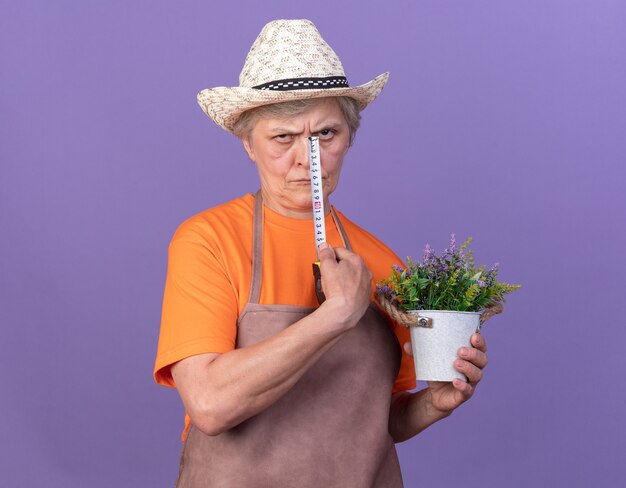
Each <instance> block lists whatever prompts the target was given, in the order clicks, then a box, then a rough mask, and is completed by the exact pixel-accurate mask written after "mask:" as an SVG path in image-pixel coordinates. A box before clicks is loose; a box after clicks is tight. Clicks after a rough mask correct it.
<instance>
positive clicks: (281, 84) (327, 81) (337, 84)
mask: <svg viewBox="0 0 626 488" xmlns="http://www.w3.org/2000/svg"><path fill="white" fill-rule="evenodd" d="M349 86H350V85H348V80H347V79H346V77H345V76H327V77H325V78H288V79H286V80H277V81H269V82H267V83H263V84H262V85H257V86H253V87H252V88H256V89H257V90H273V91H290V90H307V89H311V88H317V89H320V88H322V89H325V88H344V87H349Z"/></svg>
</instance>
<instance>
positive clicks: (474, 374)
mask: <svg viewBox="0 0 626 488" xmlns="http://www.w3.org/2000/svg"><path fill="white" fill-rule="evenodd" d="M470 344H471V345H472V347H461V348H460V349H459V351H458V356H459V357H458V358H457V359H456V361H455V362H454V369H456V370H457V371H458V372H460V373H463V374H464V375H465V376H466V377H467V378H468V380H469V381H468V382H465V381H463V380H460V379H455V380H454V381H452V382H442V381H429V382H428V388H425V389H423V390H420V391H418V392H416V393H410V392H406V391H403V392H399V393H395V394H394V395H393V398H392V402H391V408H390V411H389V433H390V434H391V436H392V437H393V439H394V440H395V441H396V442H402V441H404V440H407V439H410V438H411V437H413V436H415V435H417V434H419V433H420V432H421V431H423V430H424V429H426V428H427V427H428V426H430V425H432V424H434V423H435V422H437V421H438V420H441V419H443V418H446V417H448V416H449V415H450V414H451V413H452V412H453V411H454V410H455V409H456V408H457V407H458V406H459V405H461V404H462V403H464V402H466V401H467V400H469V399H470V398H471V397H472V395H473V394H474V390H475V389H476V385H478V383H479V382H480V380H481V379H482V377H483V369H484V368H485V366H487V354H486V352H487V344H486V342H485V338H484V337H483V336H482V335H480V334H474V335H472V337H471V338H470ZM404 350H405V351H406V352H407V353H408V354H411V355H412V350H411V344H410V343H408V342H407V343H406V344H404Z"/></svg>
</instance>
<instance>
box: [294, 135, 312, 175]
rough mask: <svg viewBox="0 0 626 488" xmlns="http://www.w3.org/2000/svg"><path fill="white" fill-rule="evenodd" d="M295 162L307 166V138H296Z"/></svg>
mask: <svg viewBox="0 0 626 488" xmlns="http://www.w3.org/2000/svg"><path fill="white" fill-rule="evenodd" d="M296 164H297V165H298V166H304V167H305V168H308V167H309V138H308V137H301V138H298V144H297V147H296Z"/></svg>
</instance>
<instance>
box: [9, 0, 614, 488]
mask: <svg viewBox="0 0 626 488" xmlns="http://www.w3.org/2000/svg"><path fill="white" fill-rule="evenodd" d="M246 4H247V5H246V7H245V8H242V7H239V6H234V4H233V3H232V2H210V1H202V2H200V1H187V2H164V1H156V2H155V1H147V0H141V1H133V2H121V1H111V2H84V1H82V2H81V1H74V2H70V1H55V2H50V1H44V0H39V1H20V2H11V3H9V2H3V3H2V7H0V236H1V239H0V325H1V336H0V347H1V350H2V354H0V374H1V377H2V382H3V388H2V393H1V396H0V412H1V416H0V418H1V419H2V420H1V421H0V439H2V444H1V446H2V447H1V451H0V473H2V474H1V475H0V476H1V479H2V482H1V484H2V486H25V487H30V486H46V487H63V488H67V487H86V486H89V487H109V486H124V487H144V486H146V487H147V486H150V487H153V486H154V487H166V486H171V485H172V484H173V481H174V479H175V475H176V471H177V463H178V454H179V450H180V441H179V434H180V430H181V428H182V413H183V412H182V407H181V405H180V401H179V399H178V396H177V394H176V392H175V391H173V390H168V389H164V388H160V387H157V386H156V385H155V384H154V383H153V382H152V379H151V370H152V365H153V361H154V355H155V350H156V342H157V335H158V327H159V317H160V306H161V298H162V293H163V284H164V278H165V270H166V264H167V261H166V258H167V254H166V251H167V244H168V242H169V239H170V237H171V235H172V233H173V231H174V230H175V228H176V227H177V226H178V224H179V223H181V222H182V221H183V220H184V219H185V218H187V217H189V216H191V215H193V214H194V213H196V212H199V211H201V210H203V209H205V208H207V207H210V206H213V205H215V204H218V203H220V202H223V201H226V200H228V199H230V198H233V197H235V196H239V195H241V194H243V193H245V192H249V191H253V190H255V189H256V187H257V185H258V183H257V179H256V175H255V172H254V170H253V167H252V166H251V164H250V163H249V162H248V161H247V160H246V157H245V155H244V152H243V149H242V148H241V147H240V145H239V143H238V142H237V141H236V140H235V139H234V138H233V137H231V136H229V135H228V134H227V133H226V132H223V131H221V130H219V129H218V128H217V126H215V125H214V124H213V123H212V122H211V121H209V120H208V119H207V118H206V117H205V116H204V115H203V114H202V112H201V111H200V109H199V108H198V106H197V105H196V102H195V94H196V92H197V91H198V90H199V89H202V88H204V87H211V86H217V85H235V84H237V79H238V78H237V77H238V74H239V71H240V69H241V65H242V64H243V60H244V57H245V55H246V53H247V50H248V48H249V46H250V44H251V43H252V41H253V40H254V38H255V37H256V35H257V33H258V32H259V31H260V29H261V27H262V26H263V25H264V24H265V22H267V21H268V20H271V19H273V18H284V17H286V18H299V17H306V18H310V19H312V20H313V21H314V22H315V23H316V24H317V26H318V28H319V29H320V31H321V32H322V34H323V35H324V36H325V37H326V39H327V40H328V41H329V43H330V44H331V45H332V46H333V47H334V48H335V49H336V51H337V52H338V54H339V55H340V57H341V58H342V60H343V61H344V64H345V68H346V71H347V74H348V77H349V80H350V81H351V83H352V84H354V85H356V84H361V83H364V82H366V81H368V80H370V79H371V78H373V77H374V76H375V75H377V74H379V73H381V72H383V71H386V70H389V71H390V72H391V79H390V82H389V85H388V86H387V88H386V89H385V91H384V92H383V93H382V95H381V97H380V98H379V99H378V100H377V101H376V103H374V104H373V105H372V106H371V107H370V108H368V110H367V111H366V112H364V118H363V125H362V129H361V130H360V133H359V135H358V136H357V141H356V144H355V146H354V147H353V149H352V150H351V153H350V154H349V156H348V161H347V164H346V167H345V170H344V174H343V179H342V182H341V185H340V187H339V190H338V192H337V193H336V194H335V195H334V198H333V202H334V203H335V205H337V206H338V207H339V208H340V209H341V210H343V211H344V212H345V213H346V214H347V215H348V216H350V217H351V218H352V219H353V220H355V221H356V222H357V223H359V224H361V225H363V226H364V227H366V228H368V229H369V230H371V231H372V232H373V233H375V234H376V235H378V236H379V237H381V238H382V239H383V240H385V241H386V242H387V243H388V244H389V245H390V246H391V247H392V248H393V249H395V250H396V251H397V252H398V253H399V254H400V255H401V256H406V255H407V254H410V255H414V256H419V255H420V254H421V251H422V248H423V246H424V244H425V243H426V242H430V243H431V244H432V245H433V246H435V248H436V249H437V250H441V248H442V247H443V246H444V245H445V244H446V243H447V239H448V236H449V234H450V232H452V231H454V232H456V233H457V235H458V238H459V239H464V238H465V237H467V236H468V235H471V236H473V237H474V246H473V247H474V249H475V253H476V257H477V260H478V261H480V262H486V263H492V262H494V261H499V262H500V263H502V267H501V269H502V273H501V277H502V278H503V279H505V280H509V281H512V282H518V283H521V284H522V285H523V288H522V290H521V291H519V292H517V293H516V294H514V295H513V296H512V297H511V298H510V300H509V302H508V307H507V311H506V313H505V315H503V316H501V317H498V318H496V319H493V321H492V322H490V323H489V324H488V325H487V326H486V328H485V336H486V338H487V340H488V342H489V347H490V360H491V363H490V365H489V367H488V368H487V370H486V377H485V380H484V381H483V383H482V384H481V385H480V388H479V390H478V391H477V394H476V396H475V397H474V398H473V399H472V401H471V402H470V403H468V404H466V405H464V406H463V407H462V408H460V409H459V410H458V411H457V412H456V413H455V414H454V415H453V416H452V417H451V418H450V419H448V420H446V421H445V422H442V423H440V424H438V425H436V426H434V427H432V428H431V429H430V430H428V431H426V432H425V433H423V434H422V435H420V436H419V437H417V438H415V439H413V440H411V441H408V442H406V443H404V444H401V445H400V447H399V449H400V455H401V462H402V466H403V472H404V475H405V482H406V485H407V486H431V487H447V486H457V485H459V484H462V486H465V487H478V486H481V487H483V486H489V487H492V486H493V487H497V486H509V487H526V486H616V485H617V484H619V483H618V480H620V479H621V480H622V482H623V478H624V476H626V470H625V468H624V463H623V456H624V452H626V434H625V432H626V427H625V426H624V422H623V420H622V416H621V413H622V412H618V408H619V407H622V406H623V404H624V400H626V398H625V394H624V391H625V390H624V386H623V378H622V374H623V371H624V365H625V361H624V350H623V347H624V344H625V343H626V332H625V329H626V327H625V325H626V324H625V323H624V319H623V317H622V316H621V315H620V314H619V313H618V310H619V307H620V306H621V305H620V303H622V302H621V301H620V300H622V299H623V293H624V290H625V288H624V272H625V271H626V264H625V263H626V260H625V259H624V249H625V248H626V231H625V226H624V221H625V220H626V219H625V215H626V198H625V197H624V194H623V189H622V187H623V185H624V181H625V179H626V170H625V162H626V137H625V134H626V129H625V127H626V3H624V2H621V1H619V0H614V1H609V0H604V1H592V0H589V1H580V0H575V1H574V0H554V1H546V0H541V1H540V0H531V1H529V0H527V1H523V2H522V1H518V2H512V1H502V0H498V1H495V0H494V1H473V2H466V1H446V2H441V1H422V2H407V1H403V2H382V1H381V2H370V4H366V2H363V1H356V0H351V1H346V2H336V1H333V2H323V1H322V2H314V3H308V4H306V5H308V6H307V7H302V5H304V4H303V3H302V2H291V1H275V0H274V1H272V2H270V3H267V2H256V1H255V2H252V1H250V2H246ZM295 5H297V6H295ZM391 5H393V6H391ZM366 199H369V201H367V203H366ZM621 410H623V408H622V409H621Z"/></svg>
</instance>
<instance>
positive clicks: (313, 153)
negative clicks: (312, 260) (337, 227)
mask: <svg viewBox="0 0 626 488" xmlns="http://www.w3.org/2000/svg"><path fill="white" fill-rule="evenodd" d="M309 170H310V173H311V201H312V203H313V225H314V229H315V248H316V249H317V247H318V246H319V245H320V244H322V243H323V242H326V222H325V220H324V188H323V183H322V165H321V162H320V138H319V137H309Z"/></svg>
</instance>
